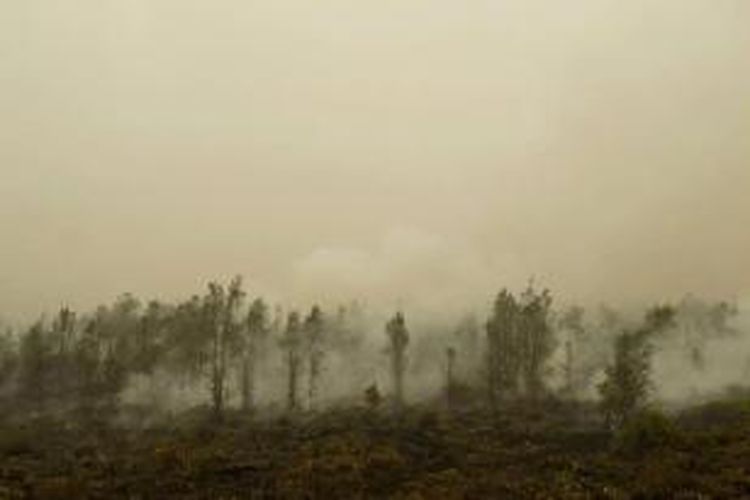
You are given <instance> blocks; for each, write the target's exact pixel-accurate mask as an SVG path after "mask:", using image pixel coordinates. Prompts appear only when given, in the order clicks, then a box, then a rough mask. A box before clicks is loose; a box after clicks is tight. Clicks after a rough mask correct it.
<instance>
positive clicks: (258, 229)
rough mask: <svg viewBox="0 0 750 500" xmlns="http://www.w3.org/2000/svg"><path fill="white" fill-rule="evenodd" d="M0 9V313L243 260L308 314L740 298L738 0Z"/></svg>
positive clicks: (188, 290) (743, 19)
mask: <svg viewBox="0 0 750 500" xmlns="http://www.w3.org/2000/svg"><path fill="white" fill-rule="evenodd" d="M1 10H2V17H1V18H2V20H1V21H0V25H1V26H2V30H0V33H1V34H0V46H2V47H3V48H2V51H0V61H1V64H0V67H1V69H0V89H2V92H1V93H0V110H1V112H0V134H2V136H3V141H2V146H1V147H0V225H2V227H3V236H2V251H1V252H0V255H1V256H2V261H1V263H0V317H2V318H4V320H5V321H8V322H12V323H16V322H28V321H30V320H33V319H34V318H35V317H36V316H38V315H39V314H40V313H45V314H47V315H48V316H51V315H54V313H55V311H56V310H57V309H58V308H59V307H60V306H61V305H69V306H70V307H72V308H74V309H76V310H90V309H92V308H94V307H96V305H97V304H100V303H102V302H111V301H112V300H114V299H115V298H116V297H117V296H118V295H120V294H121V293H123V292H131V293H133V294H135V295H136V296H138V297H142V298H147V299H148V298H159V299H162V300H177V299H180V298H184V297H187V296H189V295H190V294H192V293H198V292H199V291H201V290H203V289H204V287H205V284H206V283H207V282H208V281H210V280H213V279H220V280H226V279H229V278H230V277H231V276H233V275H235V274H238V273H239V274H242V275H243V276H245V281H246V284H247V286H248V288H249V290H250V291H251V292H252V293H253V294H255V295H263V296H266V297H269V298H270V299H271V300H275V301H279V302H283V303H287V304H299V305H305V306H307V305H309V304H312V303H316V302H321V303H325V304H334V303H338V302H342V301H345V300H349V299H350V298H352V297H354V298H357V299H360V300H366V301H369V302H372V303H374V304H378V305H380V306H382V307H383V308H386V309H394V308H396V307H397V306H399V305H400V306H402V307H403V308H404V309H407V310H408V309H409V308H410V307H412V308H415V309H424V310H430V309H432V310H437V309H443V308H446V307H452V306H454V305H455V308H456V309H466V308H467V307H479V308H480V309H481V307H482V304H484V305H485V306H488V305H489V301H490V298H491V297H492V295H493V294H494V293H496V291H497V290H498V289H499V288H501V287H503V286H508V287H511V288H514V289H520V288H521V287H523V286H524V285H525V283H526V282H527V281H528V280H529V279H532V278H533V279H535V280H536V281H537V282H538V283H540V284H541V285H543V286H546V287H549V288H551V289H552V290H554V291H555V292H556V293H558V294H559V295H560V296H562V297H564V298H565V300H567V301H569V302H571V303H582V304H592V305H593V304H596V303H598V302H600V301H605V302H612V303H617V304H624V305H634V304H637V305H638V306H643V305H644V304H648V303H653V302H655V301H674V300H679V298H680V297H682V296H684V295H686V294H690V293H693V294H698V295H701V296H708V297H713V298H717V299H727V300H734V301H739V302H741V303H745V302H747V300H748V290H749V289H750V268H749V267H748V258H747V256H748V255H750V232H749V231H748V230H747V228H748V227H750V224H749V223H750V197H748V196H747V193H748V188H749V187H750V168H748V162H749V161H750V141H748V139H747V138H748V137H750V63H748V61H750V58H748V57H747V56H748V54H750V35H749V34H748V30H747V29H746V26H747V22H748V18H749V17H750V9H749V8H748V5H747V3H746V2H742V1H727V2H719V3H716V2H710V3H709V2H705V1H697V0H690V1H680V2H677V1H671V0H670V1H664V2H658V3H654V2H648V1H645V0H640V1H636V2H630V3H628V4H627V5H625V4H622V3H621V2H615V1H604V2H602V1H592V0H575V1H572V2H566V3H565V4H564V5H563V4H560V5H558V4H551V3H549V2H540V1H532V2H528V1H523V2H521V1H511V0H509V1H479V2H471V3H470V4H468V5H465V4H458V3H455V2H448V1H437V2H427V1H422V0H408V1H406V2H394V1H386V2H365V3H360V4H357V5H353V4H350V3H347V2H343V1H340V0H327V1H325V2H322V3H321V2H309V1H303V0H282V1H279V2H273V3H268V2H265V3H262V2H245V1H238V0H220V1H217V2H212V3H211V5H210V6H209V5H207V4H203V3H201V2H195V1H188V2H185V1H176V0H157V1H153V0H149V1H145V0H136V1H131V2H99V1H93V0H84V1H79V2H75V3H74V4H71V3H52V2H43V1H38V0H34V1H26V2H22V3H16V4H13V5H6V6H4V7H3V8H2V9H1ZM477 304H479V306H477Z"/></svg>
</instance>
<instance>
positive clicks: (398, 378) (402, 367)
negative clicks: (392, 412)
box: [385, 312, 409, 411]
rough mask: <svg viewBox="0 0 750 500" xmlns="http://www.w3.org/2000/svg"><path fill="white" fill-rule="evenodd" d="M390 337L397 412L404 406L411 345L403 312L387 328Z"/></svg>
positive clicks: (390, 321) (394, 398)
mask: <svg viewBox="0 0 750 500" xmlns="http://www.w3.org/2000/svg"><path fill="white" fill-rule="evenodd" d="M385 331H386V334H387V335H388V340H389V348H388V352H389V354H390V357H391V374H392V377H393V396H394V397H393V401H394V405H395V408H396V411H401V410H402V409H403V406H404V373H405V371H406V362H407V359H406V348H407V347H408V345H409V331H408V330H407V328H406V320H405V319H404V315H403V313H401V312H397V313H396V315H395V316H394V317H393V318H391V319H390V320H389V321H388V323H386V327H385Z"/></svg>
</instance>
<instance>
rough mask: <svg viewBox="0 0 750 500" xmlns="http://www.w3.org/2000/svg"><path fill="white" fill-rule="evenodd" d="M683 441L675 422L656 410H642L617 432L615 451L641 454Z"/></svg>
mask: <svg viewBox="0 0 750 500" xmlns="http://www.w3.org/2000/svg"><path fill="white" fill-rule="evenodd" d="M680 441H681V436H680V433H679V431H678V429H677V427H676V426H675V424H674V423H673V422H672V421H671V420H670V419H669V418H668V417H667V416H666V415H664V414H663V413H661V412H659V411H656V410H642V411H640V412H638V413H636V414H634V415H633V416H632V417H631V418H629V419H628V420H627V421H626V422H625V424H624V425H623V426H622V427H621V428H620V429H619V430H618V432H617V434H615V441H614V448H615V451H617V452H621V453H625V454H629V455H641V454H643V453H646V452H649V451H653V450H656V449H660V448H665V447H670V446H674V445H676V444H679V442H680Z"/></svg>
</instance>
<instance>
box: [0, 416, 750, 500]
mask: <svg viewBox="0 0 750 500" xmlns="http://www.w3.org/2000/svg"><path fill="white" fill-rule="evenodd" d="M748 408H750V406H748V405H747V404H746V403H744V402H740V403H738V402H726V403H713V404H711V405H705V406H702V407H700V408H694V409H693V410H690V411H688V412H683V413H682V414H680V415H677V416H675V417H674V418H673V419H672V420H671V421H670V425H673V428H671V429H670V430H669V432H668V434H669V436H668V439H664V438H663V434H664V433H663V432H662V433H661V434H660V433H659V432H657V433H655V434H654V433H651V434H649V433H648V432H646V433H644V434H639V435H638V436H637V438H636V439H635V440H633V439H631V440H630V441H628V443H629V444H628V443H626V444H627V446H624V445H622V442H620V441H618V440H617V439H615V438H613V437H612V436H611V435H610V434H609V433H607V432H605V431H604V430H603V429H602V426H601V423H600V422H598V421H597V420H596V418H594V417H593V416H592V415H593V409H591V408H585V407H576V408H571V407H564V406H562V405H557V406H554V407H551V408H550V407H545V408H536V409H529V408H516V409H512V410H511V409H506V411H505V412H502V413H501V414H499V415H497V416H491V415H488V414H487V413H486V412H482V411H465V412H447V411H445V410H441V411H437V410H431V409H429V408H426V407H421V408H419V407H417V408H411V409H409V410H408V411H407V412H406V414H405V415H403V417H402V418H399V419H397V418H394V417H392V416H387V415H379V414H376V413H373V412H368V411H366V410H364V409H361V410H356V409H350V410H338V411H335V410H331V411H329V412H326V413H322V414H319V415H300V416H297V417H295V418H294V419H289V418H277V419H267V420H264V421H260V420H259V419H255V420H253V419H250V418H247V417H242V416H240V415H236V414H229V415H227V416H226V418H225V419H224V421H223V422H222V423H221V424H217V423H215V422H212V421H211V420H210V418H209V417H208V416H207V414H205V413H202V412H201V411H194V412H191V413H190V414H185V415H181V416H179V417H175V418H172V419H171V420H165V421H163V422H162V423H161V424H159V425H152V426H150V427H149V428H135V426H133V425H129V426H123V425H115V424H111V423H110V424H105V423H103V422H104V420H102V419H97V418H95V417H92V416H91V415H89V416H88V417H80V418H79V419H78V420H75V421H72V420H71V419H70V418H65V419H62V418H59V417H58V418H50V417H46V418H42V417H36V418H30V417H29V418H24V419H10V418H5V421H4V422H3V423H2V424H0V498H102V499H112V498H133V499H139V498H143V499H147V498H148V499H151V498H153V499H162V498H188V499H193V498H194V499H199V498H300V499H301V498H310V499H318V498H320V499H336V498H346V499H352V498H355V499H356V498H410V499H440V498H456V499H460V498H476V499H486V498H742V497H746V498H750V418H748V415H750V412H748V411H747V410H748ZM71 422H77V423H71ZM654 435H656V437H654ZM618 442H619V443H620V444H618Z"/></svg>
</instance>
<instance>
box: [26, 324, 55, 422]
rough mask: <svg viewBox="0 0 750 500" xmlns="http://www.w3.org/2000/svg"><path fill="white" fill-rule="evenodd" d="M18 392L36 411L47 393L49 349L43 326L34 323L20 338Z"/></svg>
mask: <svg viewBox="0 0 750 500" xmlns="http://www.w3.org/2000/svg"><path fill="white" fill-rule="evenodd" d="M19 354H20V356H19V358H20V373H19V386H18V388H19V390H20V391H21V394H22V396H24V397H25V398H26V399H28V400H29V401H30V402H31V403H32V404H33V405H34V406H35V407H36V409H37V410H38V409H41V407H42V405H43V404H44V402H45V400H46V398H47V396H48V395H49V392H48V381H49V375H50V374H49V370H48V367H49V357H50V354H51V348H50V345H49V342H48V338H47V335H46V332H45V330H44V325H43V324H42V322H41V321H38V322H36V323H35V324H34V325H33V326H32V327H31V328H30V329H29V330H28V331H27V332H26V334H25V335H24V336H23V337H22V338H21V346H20V352H19Z"/></svg>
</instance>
